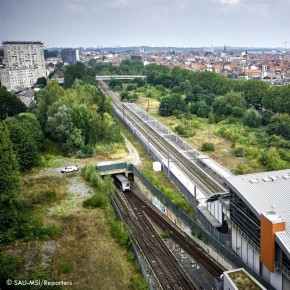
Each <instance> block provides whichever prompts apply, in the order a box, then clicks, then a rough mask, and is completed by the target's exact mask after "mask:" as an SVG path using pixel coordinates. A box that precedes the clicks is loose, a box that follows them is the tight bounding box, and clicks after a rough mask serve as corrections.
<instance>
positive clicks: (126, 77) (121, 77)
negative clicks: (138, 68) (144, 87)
mask: <svg viewBox="0 0 290 290" xmlns="http://www.w3.org/2000/svg"><path fill="white" fill-rule="evenodd" d="M145 78H146V76H142V75H131V76H130V75H108V76H98V75H96V80H97V81H108V80H112V79H116V80H134V79H145Z"/></svg>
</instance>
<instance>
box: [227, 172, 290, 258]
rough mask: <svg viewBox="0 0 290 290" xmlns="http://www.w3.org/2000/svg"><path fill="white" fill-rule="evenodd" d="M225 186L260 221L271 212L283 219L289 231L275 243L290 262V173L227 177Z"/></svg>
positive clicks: (280, 233)
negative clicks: (263, 215)
mask: <svg viewBox="0 0 290 290" xmlns="http://www.w3.org/2000/svg"><path fill="white" fill-rule="evenodd" d="M225 182H226V184H227V185H228V186H229V187H230V188H231V189H232V190H233V191H234V192H235V193H236V194H238V196H239V197H240V198H241V199H242V200H243V201H244V202H245V204H246V205H247V206H248V207H249V208H250V209H251V211H252V212H253V213H254V214H255V215H256V216H257V217H258V218H259V219H260V215H261V213H265V212H268V211H275V212H276V213H278V214H279V215H280V216H281V217H282V218H284V220H285V222H286V231H284V232H279V233H276V241H277V242H278V244H279V245H280V246H281V247H282V248H283V250H284V251H285V254H287V256H288V257H289V258H290V169H287V170H277V171H269V172H262V173H253V174H246V175H239V176H233V177H226V178H225Z"/></svg>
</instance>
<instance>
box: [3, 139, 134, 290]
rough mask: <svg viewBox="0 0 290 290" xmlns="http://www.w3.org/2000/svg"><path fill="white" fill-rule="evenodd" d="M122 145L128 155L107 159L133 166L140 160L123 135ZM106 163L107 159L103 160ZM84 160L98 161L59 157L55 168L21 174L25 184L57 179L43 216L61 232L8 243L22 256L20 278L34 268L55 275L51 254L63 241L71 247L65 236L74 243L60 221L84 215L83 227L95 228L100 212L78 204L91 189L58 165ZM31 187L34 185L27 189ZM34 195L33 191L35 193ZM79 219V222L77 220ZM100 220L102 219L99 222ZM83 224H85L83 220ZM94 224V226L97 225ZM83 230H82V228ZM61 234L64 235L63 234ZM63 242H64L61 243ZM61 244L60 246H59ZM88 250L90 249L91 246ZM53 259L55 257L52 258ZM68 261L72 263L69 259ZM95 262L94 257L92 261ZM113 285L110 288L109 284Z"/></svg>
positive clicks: (91, 191) (78, 175) (89, 160)
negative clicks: (59, 192) (56, 196)
mask: <svg viewBox="0 0 290 290" xmlns="http://www.w3.org/2000/svg"><path fill="white" fill-rule="evenodd" d="M125 144H126V146H127V151H128V155H127V156H126V157H124V158H120V159H116V160H112V161H110V163H114V162H130V163H133V164H135V165H137V164H139V163H140V159H139V154H138V152H137V150H136V149H135V148H134V146H133V145H132V144H131V142H130V141H129V140H127V139H126V138H125ZM104 162H107V161H104ZM87 163H96V164H97V163H98V160H95V159H92V158H90V159H87V160H85V159H80V160H77V159H73V160H72V159H69V158H60V159H59V160H57V164H59V166H58V167H48V168H44V169H41V170H39V171H38V172H30V173H27V174H24V175H23V176H22V179H23V181H25V182H28V184H37V183H45V181H46V180H47V179H53V180H58V181H61V182H62V184H65V185H62V186H63V187H64V191H65V192H64V194H63V196H62V198H61V199H60V200H59V201H57V202H54V203H52V204H51V205H50V206H49V208H48V210H47V215H46V217H45V220H46V222H47V221H48V222H49V223H51V222H60V223H61V224H62V234H61V237H59V238H58V239H57V240H49V241H28V242H24V241H17V242H16V243H15V244H14V245H11V246H9V247H8V248H7V252H8V253H11V254H17V255H20V256H21V257H23V260H24V265H23V269H22V272H23V274H24V277H29V276H30V275H31V274H33V271H34V269H35V267H37V268H38V269H42V270H43V271H46V272H48V273H54V275H55V272H56V271H55V269H53V267H54V268H55V266H53V259H55V258H54V257H55V254H56V253H57V255H62V256H63V254H62V251H63V250H65V249H64V248H63V247H62V245H63V244H65V245H66V246H67V247H72V246H73V245H70V244H69V243H68V242H67V238H68V237H69V236H70V239H71V243H73V242H74V240H73V236H72V235H71V234H72V233H71V232H70V228H67V225H68V224H69V223H68V222H64V221H65V220H66V219H67V218H68V219H69V220H73V221H76V220H77V219H78V218H82V219H84V218H85V216H86V215H88V220H89V221H90V224H89V222H87V224H86V225H87V226H88V228H87V230H88V231H93V229H94V228H95V227H96V225H95V221H94V218H93V216H95V215H99V214H100V213H95V214H94V212H85V210H84V209H83V207H82V202H83V201H84V200H85V199H87V198H89V197H90V196H91V195H92V194H93V193H94V189H93V188H91V187H90V186H89V185H88V184H87V183H86V182H85V181H84V180H83V179H82V177H81V175H80V172H74V173H67V174H65V173H61V168H62V167H65V166H69V165H76V164H77V165H79V166H80V167H81V168H82V167H83V166H84V165H85V164H87ZM31 190H32V191H33V190H34V187H32V188H31ZM51 190H54V189H53V188H51ZM36 194H37V193H36ZM80 222H81V221H79V223H80ZM102 223H104V222H102ZM84 224H85V223H84ZM75 226H77V222H76V225H72V224H71V225H69V227H75ZM97 227H98V225H97ZM83 230H86V229H83ZM63 233H65V236H63ZM64 241H65V242H64ZM61 244H62V245H61ZM60 247H61V248H62V249H60ZM90 250H92V251H94V249H91V248H90ZM56 260H57V259H56ZM72 263H75V261H74V262H72ZM94 263H96V260H94ZM113 288H114V287H113Z"/></svg>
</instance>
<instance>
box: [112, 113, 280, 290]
mask: <svg viewBox="0 0 290 290" xmlns="http://www.w3.org/2000/svg"><path fill="white" fill-rule="evenodd" d="M115 113H116V116H117V117H118V118H119V119H120V121H122V123H123V124H124V126H125V127H126V128H127V129H128V130H129V131H130V132H131V133H132V134H133V135H134V137H135V138H136V139H137V140H138V141H139V142H140V144H141V145H142V146H143V148H144V149H145V150H147V152H148V154H149V155H150V156H151V157H152V158H153V160H155V161H159V162H161V156H157V154H156V153H155V152H154V151H153V150H151V149H150V143H149V142H148V140H146V138H144V137H142V136H141V134H138V130H137V129H136V128H135V126H134V124H132V123H127V122H126V120H123V118H122V113H121V112H119V111H118V110H116V109H115ZM161 163H162V162H161ZM131 170H132V172H133V173H134V174H135V175H136V176H137V177H138V178H139V179H140V180H141V181H142V182H143V183H144V185H145V186H146V187H148V188H149V190H150V191H151V192H152V193H153V194H154V196H156V197H157V198H158V199H159V200H160V201H161V202H162V203H163V204H164V205H165V206H166V207H168V208H170V210H172V211H173V212H174V213H175V215H176V216H178V217H180V218H181V219H182V220H183V221H184V222H185V223H186V224H187V225H188V226H189V227H190V228H191V229H193V231H195V232H197V233H199V234H200V236H201V237H202V238H203V240H204V241H206V242H208V243H209V244H210V245H211V246H212V247H213V248H215V249H216V250H217V251H218V252H219V253H220V254H221V255H222V256H223V257H225V258H226V259H227V260H228V261H229V262H230V263H232V264H233V265H234V266H236V267H237V268H244V269H246V270H247V271H248V272H249V273H250V274H251V275H253V276H254V277H255V278H256V279H257V280H258V281H259V282H260V283H261V284H262V285H264V286H265V287H266V288H267V289H268V290H275V288H274V287H272V286H271V285H270V284H269V283H267V282H266V281H265V280H264V279H263V277H262V276H260V275H259V274H257V273H256V272H255V271H254V270H253V269H251V268H250V267H249V266H248V265H247V264H245V263H244V262H243V261H242V260H241V259H240V258H239V257H238V256H237V255H236V254H235V253H234V252H233V251H232V250H231V249H230V248H227V246H228V245H230V244H231V236H230V235H229V234H224V233H221V232H219V231H217V230H216V228H214V227H213V226H212V225H211V224H210V223H209V221H208V220H207V218H206V217H205V216H204V215H203V214H202V213H201V212H200V211H199V210H198V207H197V201H196V200H195V198H194V197H193V196H192V194H191V193H190V192H189V191H188V190H187V188H185V187H184V185H183V184H182V183H181V182H180V181H179V179H178V178H177V177H176V176H175V175H174V174H173V173H172V172H171V171H170V169H169V170H168V168H167V166H166V165H164V164H163V171H164V172H165V174H166V175H167V176H168V178H169V179H170V180H171V181H172V182H173V183H174V184H175V185H176V186H177V188H178V189H179V190H180V192H181V193H182V194H183V195H184V197H185V198H186V199H187V200H188V201H189V202H190V203H191V204H192V206H194V207H195V209H196V212H195V220H193V219H192V218H191V217H189V216H188V215H187V214H186V213H185V212H184V211H182V210H181V209H180V208H177V207H176V206H175V205H174V204H173V203H172V202H171V201H170V200H169V198H168V197H166V196H165V195H164V194H163V193H162V192H161V191H160V190H158V188H157V187H155V186H154V185H153V184H152V183H151V182H150V181H149V180H148V179H147V178H145V176H144V175H143V174H142V173H141V172H140V171H139V170H138V169H137V167H135V166H134V165H132V169H131ZM197 221H199V222H200V223H201V224H202V226H203V227H202V226H201V225H200V224H199V223H198V222H197Z"/></svg>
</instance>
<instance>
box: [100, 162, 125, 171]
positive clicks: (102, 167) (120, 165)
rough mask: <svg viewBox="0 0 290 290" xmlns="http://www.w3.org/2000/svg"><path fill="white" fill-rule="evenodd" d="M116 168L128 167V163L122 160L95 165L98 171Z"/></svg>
mask: <svg viewBox="0 0 290 290" xmlns="http://www.w3.org/2000/svg"><path fill="white" fill-rule="evenodd" d="M116 169H126V170H127V169H128V163H127V162H122V163H113V164H107V165H97V170H98V171H100V172H104V171H112V170H116Z"/></svg>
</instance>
